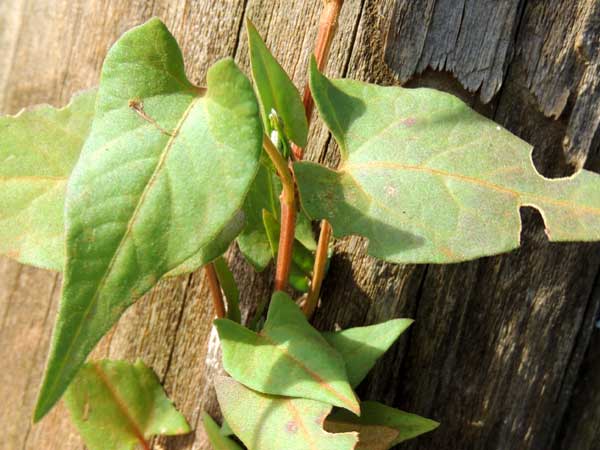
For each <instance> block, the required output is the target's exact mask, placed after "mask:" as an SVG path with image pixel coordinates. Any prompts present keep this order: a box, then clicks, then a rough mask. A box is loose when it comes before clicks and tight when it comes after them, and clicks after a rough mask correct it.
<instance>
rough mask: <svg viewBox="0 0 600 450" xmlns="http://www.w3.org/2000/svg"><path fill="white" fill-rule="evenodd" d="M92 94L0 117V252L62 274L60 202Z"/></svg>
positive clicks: (86, 123)
mask: <svg viewBox="0 0 600 450" xmlns="http://www.w3.org/2000/svg"><path fill="white" fill-rule="evenodd" d="M95 98H96V91H95V90H91V91H88V92H85V93H82V94H80V95H77V96H75V97H73V99H72V100H71V102H70V103H69V104H68V105H67V106H65V107H64V108H62V109H55V108H53V107H51V106H46V105H44V106H38V107H36V108H34V109H32V110H29V111H22V112H21V113H19V114H17V115H16V116H6V117H0V254H2V255H6V256H9V257H12V258H14V259H16V260H17V261H19V262H21V263H25V264H32V265H34V266H38V267H42V268H45V269H50V270H58V271H62V268H63V264H64V242H65V239H64V232H63V229H64V225H63V224H64V221H63V216H64V199H65V191H66V188H67V179H68V177H69V175H70V174H71V170H72V169H73V167H74V166H75V163H76V162H77V159H78V158H79V153H80V151H81V147H82V146H83V142H84V141H85V138H86V137H87V135H88V132H89V129H90V126H91V124H92V118H93V115H94V100H95Z"/></svg>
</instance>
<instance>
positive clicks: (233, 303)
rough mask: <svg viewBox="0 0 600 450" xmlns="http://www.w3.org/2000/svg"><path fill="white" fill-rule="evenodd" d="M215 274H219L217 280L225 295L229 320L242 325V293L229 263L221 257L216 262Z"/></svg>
mask: <svg viewBox="0 0 600 450" xmlns="http://www.w3.org/2000/svg"><path fill="white" fill-rule="evenodd" d="M213 264H214V266H215V272H217V278H218V279H219V283H220V284H221V288H222V289H223V293H224V294H225V300H226V301H227V318H228V319H229V320H233V321H234V322H237V323H240V322H241V321H242V314H241V313H240V292H239V290H238V287H237V284H236V282H235V278H233V274H232V273H231V270H229V266H228V265H227V261H225V259H224V258H223V257H222V256H220V257H219V258H217V259H215V261H214V263H213Z"/></svg>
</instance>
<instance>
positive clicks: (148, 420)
mask: <svg viewBox="0 0 600 450" xmlns="http://www.w3.org/2000/svg"><path fill="white" fill-rule="evenodd" d="M65 403H66V405H67V408H68V409H69V412H70V413H71V418H72V420H73V422H74V423H75V426H76V427H77V429H78V430H79V433H80V434H81V436H82V437H83V440H84V441H85V444H86V446H87V447H88V448H89V449H90V450H133V449H134V448H137V446H138V445H140V444H141V445H142V446H144V448H150V447H149V444H148V443H147V441H148V440H149V439H150V438H151V437H152V436H154V435H157V434H162V435H175V434H184V433H188V432H189V431H190V427H189V425H188V423H187V422H186V420H185V418H184V417H183V416H182V415H181V414H180V413H179V412H177V410H176V409H175V407H174V406H173V404H172V403H171V401H170V400H169V399H168V398H167V396H166V395H165V392H164V391H163V389H162V386H161V385H160V383H159V381H158V378H157V376H156V375H155V373H154V372H153V371H152V369H149V368H148V367H146V365H144V363H143V362H142V361H141V360H138V361H137V362H136V363H135V364H131V363H128V362H126V361H109V360H103V361H94V362H90V363H87V364H85V365H84V366H83V367H82V368H81V370H80V371H79V373H78V374H77V377H75V380H73V383H72V384H71V386H69V389H68V390H67V393H66V394H65Z"/></svg>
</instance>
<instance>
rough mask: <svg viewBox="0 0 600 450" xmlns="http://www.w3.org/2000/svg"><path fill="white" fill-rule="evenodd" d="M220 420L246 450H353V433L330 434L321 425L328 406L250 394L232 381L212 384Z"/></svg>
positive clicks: (313, 402)
mask: <svg viewBox="0 0 600 450" xmlns="http://www.w3.org/2000/svg"><path fill="white" fill-rule="evenodd" d="M215 389H216V391H217V398H218V399H219V405H220V406H221V411H222V412H223V416H225V419H226V420H227V423H228V424H229V426H230V427H231V429H232V430H233V431H234V432H235V434H236V436H237V437H239V438H240V440H241V441H242V442H243V443H244V444H245V445H246V447H248V449H249V450H281V449H286V450H308V449H309V450H352V449H354V447H355V445H356V442H357V441H358V439H357V435H356V433H340V434H331V433H327V432H326V431H324V430H323V421H324V420H325V418H326V417H327V415H328V414H329V412H330V411H331V406H330V405H327V404H325V403H321V402H318V401H315V400H308V399H304V398H289V397H277V396H273V395H266V394H261V393H258V392H256V391H253V390H251V389H249V388H247V387H245V386H243V385H241V384H240V383H237V382H236V381H234V380H232V379H231V378H226V377H219V378H218V379H217V380H216V382H215Z"/></svg>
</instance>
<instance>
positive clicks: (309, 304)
mask: <svg viewBox="0 0 600 450" xmlns="http://www.w3.org/2000/svg"><path fill="white" fill-rule="evenodd" d="M324 1H325V7H324V8H323V12H322V13H321V20H320V21H319V32H318V34H317V41H316V44H315V59H316V61H317V67H318V68H319V71H322V70H323V69H324V68H325V64H326V63H327V58H328V57H329V50H330V49H331V42H332V41H333V36H334V34H335V30H336V28H337V22H338V17H339V15H340V10H341V9H342V4H343V3H344V0H324ZM313 108H314V101H313V98H312V95H311V93H310V87H309V86H308V83H307V85H306V86H305V87H304V110H305V111H306V118H307V119H308V121H309V123H310V118H311V116H312V111H313ZM292 151H293V152H294V155H295V156H296V158H297V159H302V156H303V155H302V149H298V148H295V147H294V146H292ZM330 239H331V225H330V224H329V222H327V221H326V220H322V221H321V232H320V233H319V242H318V244H317V251H316V253H315V264H314V266H313V274H312V280H311V283H310V289H309V291H308V295H307V296H306V299H305V300H304V303H303V305H302V310H303V311H304V314H305V315H306V316H307V317H308V318H310V317H311V316H312V315H313V313H314V311H315V308H316V307H317V302H318V301H319V292H320V291H321V285H322V284H323V278H324V277H325V269H326V268H327V253H328V250H329V240H330Z"/></svg>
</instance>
